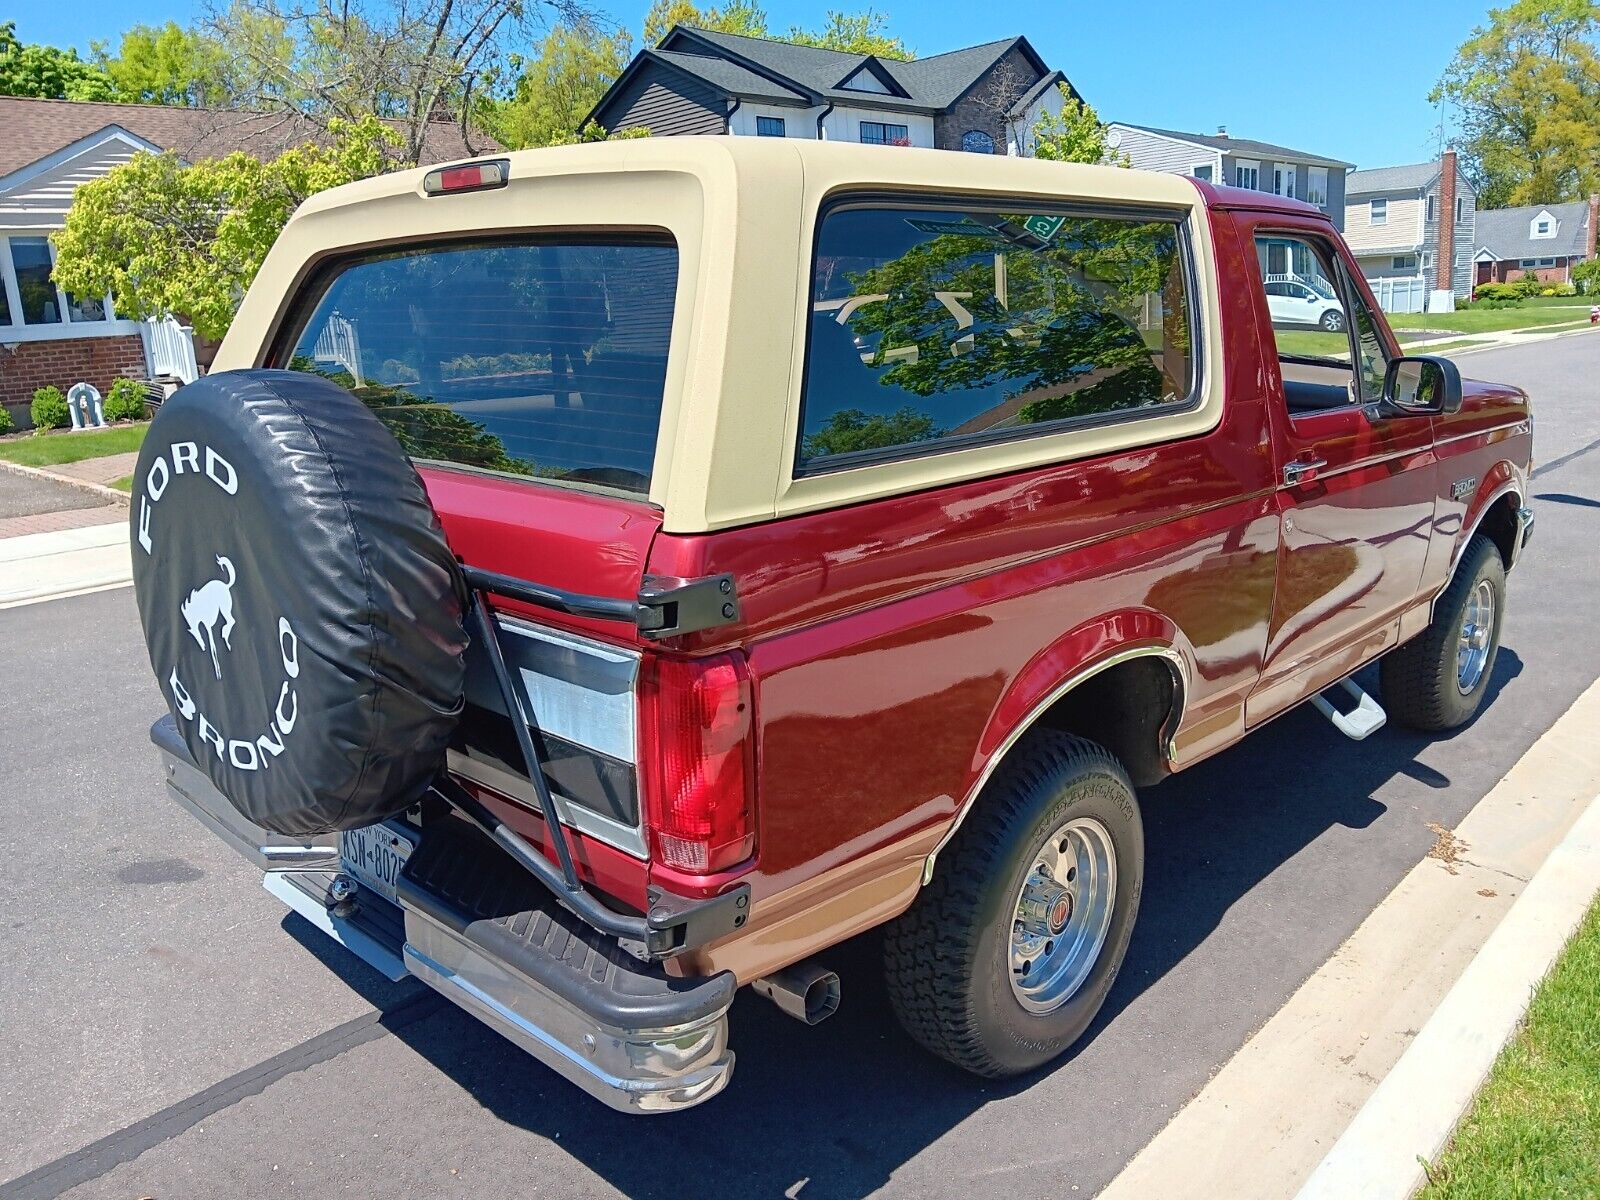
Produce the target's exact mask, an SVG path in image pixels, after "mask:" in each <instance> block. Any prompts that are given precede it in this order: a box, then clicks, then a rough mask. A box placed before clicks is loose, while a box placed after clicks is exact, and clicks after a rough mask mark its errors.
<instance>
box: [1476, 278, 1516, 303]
mask: <svg viewBox="0 0 1600 1200" xmlns="http://www.w3.org/2000/svg"><path fill="white" fill-rule="evenodd" d="M1472 299H1473V302H1474V303H1475V304H1480V305H1483V306H1484V307H1489V308H1511V307H1513V306H1515V305H1516V304H1517V303H1518V301H1520V300H1521V299H1522V292H1521V291H1520V290H1519V285H1518V284H1515V283H1480V284H1479V285H1478V286H1477V287H1475V288H1473V289H1472Z"/></svg>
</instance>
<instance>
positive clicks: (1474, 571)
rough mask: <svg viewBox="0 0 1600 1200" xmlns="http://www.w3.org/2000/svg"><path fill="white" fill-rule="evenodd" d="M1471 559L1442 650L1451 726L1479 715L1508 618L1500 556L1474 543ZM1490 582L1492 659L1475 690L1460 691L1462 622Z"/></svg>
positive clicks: (1451, 610)
mask: <svg viewBox="0 0 1600 1200" xmlns="http://www.w3.org/2000/svg"><path fill="white" fill-rule="evenodd" d="M1468 553H1469V555H1470V556H1471V557H1470V558H1469V559H1468V560H1467V561H1464V562H1463V563H1462V564H1461V565H1462V567H1463V570H1462V572H1461V574H1460V575H1459V576H1458V580H1459V581H1460V586H1459V588H1458V589H1456V590H1455V594H1454V595H1452V596H1451V604H1450V607H1449V612H1448V615H1447V621H1448V624H1447V626H1446V628H1445V630H1444V638H1443V640H1442V645H1441V647H1440V661H1439V670H1440V674H1441V675H1442V677H1443V687H1442V689H1441V691H1442V693H1443V697H1444V705H1445V709H1446V716H1447V718H1448V720H1449V722H1450V724H1451V725H1452V726H1455V725H1463V724H1465V723H1466V722H1468V721H1470V720H1471V719H1472V718H1473V717H1474V716H1476V715H1477V712H1478V709H1479V708H1480V707H1481V706H1482V704H1483V699H1484V696H1485V695H1486V694H1487V693H1488V691H1489V681H1490V680H1491V679H1492V678H1493V676H1494V668H1495V662H1496V661H1497V660H1498V659H1499V657H1500V632H1501V628H1502V626H1503V623H1504V621H1505V616H1506V572H1505V566H1504V565H1503V564H1502V563H1501V561H1500V553H1499V551H1497V550H1496V549H1495V548H1494V547H1493V546H1492V545H1490V544H1489V543H1487V542H1486V541H1482V540H1474V542H1473V544H1472V548H1471V549H1470V550H1469V551H1468ZM1484 580H1488V581H1489V582H1490V584H1491V585H1492V586H1493V588H1494V628H1493V629H1492V630H1491V632H1490V635H1489V657H1488V658H1487V659H1486V660H1485V661H1484V664H1483V672H1482V674H1480V675H1479V676H1478V682H1477V683H1476V684H1475V685H1474V686H1473V688H1472V690H1471V691H1469V692H1466V693H1463V692H1462V691H1461V688H1460V687H1459V686H1458V684H1457V679H1458V678H1459V676H1458V673H1457V669H1456V649H1457V644H1458V642H1459V639H1460V634H1461V622H1462V620H1463V619H1464V618H1465V616H1466V611H1467V604H1468V603H1469V601H1470V600H1471V598H1472V594H1473V593H1474V592H1475V591H1477V589H1478V585H1479V584H1480V583H1482V582H1483V581H1484Z"/></svg>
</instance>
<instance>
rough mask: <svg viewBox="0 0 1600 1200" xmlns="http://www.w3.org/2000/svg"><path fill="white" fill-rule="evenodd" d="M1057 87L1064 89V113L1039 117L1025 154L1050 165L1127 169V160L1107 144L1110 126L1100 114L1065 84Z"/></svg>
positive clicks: (1042, 114) (1062, 103) (1062, 93)
mask: <svg viewBox="0 0 1600 1200" xmlns="http://www.w3.org/2000/svg"><path fill="white" fill-rule="evenodd" d="M1056 86H1057V87H1058V88H1060V89H1061V111H1060V112H1059V113H1052V112H1045V113H1041V114H1040V116H1039V119H1038V120H1037V121H1035V122H1034V123H1033V128H1032V129H1031V130H1030V131H1029V135H1028V138H1027V140H1028V141H1030V142H1031V143H1032V144H1031V145H1025V146H1024V147H1023V152H1024V153H1031V154H1032V155H1033V157H1034V158H1044V159H1049V160H1050V161H1051V162H1076V163H1103V164H1106V165H1107V166H1118V167H1125V166H1127V165H1128V159H1127V156H1126V155H1123V154H1118V153H1117V152H1115V151H1114V150H1112V149H1111V147H1110V145H1109V144H1108V143H1107V141H1106V132H1107V126H1106V124H1105V122H1104V121H1102V120H1101V119H1100V114H1099V113H1097V112H1095V110H1094V109H1093V108H1092V107H1090V106H1089V105H1088V104H1085V103H1084V102H1083V101H1082V100H1079V99H1078V98H1077V97H1076V96H1074V95H1073V94H1072V89H1071V88H1069V87H1067V85H1066V84H1064V83H1058V84H1057V85H1056Z"/></svg>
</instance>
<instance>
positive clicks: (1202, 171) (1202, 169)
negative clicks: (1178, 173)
mask: <svg viewBox="0 0 1600 1200" xmlns="http://www.w3.org/2000/svg"><path fill="white" fill-rule="evenodd" d="M1194 177H1195V178H1196V179H1202V180H1204V181H1205V182H1206V183H1210V182H1211V164H1210V163H1201V164H1200V165H1199V166H1197V167H1196V168H1195V169H1194Z"/></svg>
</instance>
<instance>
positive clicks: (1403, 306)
mask: <svg viewBox="0 0 1600 1200" xmlns="http://www.w3.org/2000/svg"><path fill="white" fill-rule="evenodd" d="M1476 221H1477V193H1476V192H1475V191H1474V190H1473V187H1472V181H1471V180H1469V179H1468V178H1467V176H1466V173H1465V172H1463V171H1462V170H1461V169H1460V167H1459V166H1458V165H1457V163H1456V155H1455V151H1453V150H1446V151H1445V152H1444V153H1443V154H1442V155H1440V156H1439V158H1438V159H1436V160H1434V161H1433V162H1425V163H1410V164H1407V165H1405V166H1399V167H1376V168H1374V169H1372V170H1369V171H1356V172H1354V173H1353V174H1351V176H1350V181H1349V187H1348V189H1347V192H1346V196H1345V216H1344V237H1345V241H1347V242H1349V243H1350V249H1351V250H1352V251H1354V252H1355V255H1356V262H1357V263H1358V264H1359V265H1360V267H1361V273H1362V274H1363V275H1365V276H1366V277H1367V281H1368V282H1369V283H1370V284H1371V285H1372V291H1373V294H1374V295H1375V296H1377V298H1378V303H1379V304H1381V305H1383V307H1384V308H1385V309H1387V310H1388V311H1389V312H1421V311H1423V309H1424V308H1425V307H1439V306H1440V305H1444V304H1453V299H1452V297H1454V296H1465V295H1467V294H1468V293H1469V292H1471V290H1472V254H1473V242H1474V236H1473V231H1474V229H1475V227H1476Z"/></svg>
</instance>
